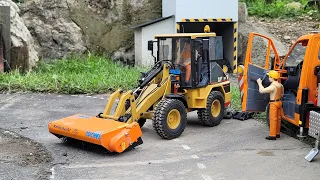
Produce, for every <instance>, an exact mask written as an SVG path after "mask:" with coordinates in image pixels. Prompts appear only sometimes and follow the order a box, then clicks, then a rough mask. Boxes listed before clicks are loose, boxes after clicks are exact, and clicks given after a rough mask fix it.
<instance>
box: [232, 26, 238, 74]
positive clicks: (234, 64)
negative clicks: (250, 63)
mask: <svg viewBox="0 0 320 180" xmlns="http://www.w3.org/2000/svg"><path fill="white" fill-rule="evenodd" d="M237 25H238V23H237V22H234V24H233V73H234V74H235V73H237V37H238V32H237V29H238V28H237Z"/></svg>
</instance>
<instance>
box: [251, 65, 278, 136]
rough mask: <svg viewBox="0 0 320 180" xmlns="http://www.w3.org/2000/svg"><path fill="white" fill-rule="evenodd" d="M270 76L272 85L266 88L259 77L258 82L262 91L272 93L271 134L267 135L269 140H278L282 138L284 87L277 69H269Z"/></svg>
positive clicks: (270, 104) (270, 110)
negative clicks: (279, 80)
mask: <svg viewBox="0 0 320 180" xmlns="http://www.w3.org/2000/svg"><path fill="white" fill-rule="evenodd" d="M267 75H268V76H269V81H270V82H271V84H270V86H268V87H266V88H264V87H263V85H262V80H261V79H260V78H259V79H258V80H257V83H258V85H259V92H260V93H263V94H264V93H269V94H270V103H269V121H270V135H269V136H268V137H266V139H267V140H276V138H280V128H281V110H282V97H283V93H284V88H283V85H282V84H281V83H279V82H278V79H279V78H280V74H279V73H278V72H277V71H274V70H272V71H269V72H268V73H267Z"/></svg>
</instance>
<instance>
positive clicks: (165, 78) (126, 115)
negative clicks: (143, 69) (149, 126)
mask: <svg viewBox="0 0 320 180" xmlns="http://www.w3.org/2000/svg"><path fill="white" fill-rule="evenodd" d="M160 63H162V64H161V65H160V66H155V67H157V68H156V69H152V70H151V72H150V73H149V75H147V77H146V78H145V79H144V81H143V82H142V83H141V85H140V87H139V88H138V89H136V90H135V91H132V90H129V91H127V92H125V93H123V91H122V90H120V89H119V90H117V91H115V92H114V93H113V94H111V96H110V99H109V101H108V103H107V105H106V108H105V110H104V112H103V113H102V114H100V115H99V116H100V117H101V118H106V119H113V120H117V121H120V122H126V123H132V122H137V121H138V120H139V119H140V118H141V116H142V115H144V114H146V113H147V111H148V110H149V109H150V108H151V107H152V106H154V105H155V104H156V102H157V101H159V99H161V98H163V97H164V95H165V94H167V93H170V91H171V86H170V85H171V81H170V75H169V70H168V69H169V66H170V64H169V63H166V62H165V61H162V62H160ZM157 64H158V63H157ZM161 75H162V78H161V80H160V81H159V82H157V78H159V79H160V77H158V76H161ZM151 81H153V83H150V82H151ZM140 90H141V92H140V93H139V96H138V97H137V98H135V93H136V92H137V91H140ZM117 98H119V102H118V105H117V108H116V110H115V113H114V114H113V115H110V113H111V109H112V106H113V104H114V103H115V100H116V99H117ZM128 100H129V103H130V107H129V108H128V109H127V110H126V108H125V107H126V106H125V105H126V102H128ZM149 117H150V115H149Z"/></svg>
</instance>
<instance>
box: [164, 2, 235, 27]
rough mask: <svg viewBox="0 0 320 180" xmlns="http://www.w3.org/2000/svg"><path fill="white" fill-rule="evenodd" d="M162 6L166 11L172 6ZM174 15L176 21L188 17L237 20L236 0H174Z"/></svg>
mask: <svg viewBox="0 0 320 180" xmlns="http://www.w3.org/2000/svg"><path fill="white" fill-rule="evenodd" d="M167 1H168V0H167ZM162 8H163V9H165V10H163V11H165V12H166V11H167V10H166V9H171V8H172V7H171V6H163V7H162ZM175 16H176V22H181V19H190V18H232V20H233V21H238V0H197V1H195V0H176V13H175Z"/></svg>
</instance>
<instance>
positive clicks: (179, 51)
mask: <svg viewBox="0 0 320 180" xmlns="http://www.w3.org/2000/svg"><path fill="white" fill-rule="evenodd" d="M190 41H191V39H190V38H163V39H159V61H162V60H169V61H171V62H173V63H174V64H183V63H184V62H187V61H191V50H190Z"/></svg>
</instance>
